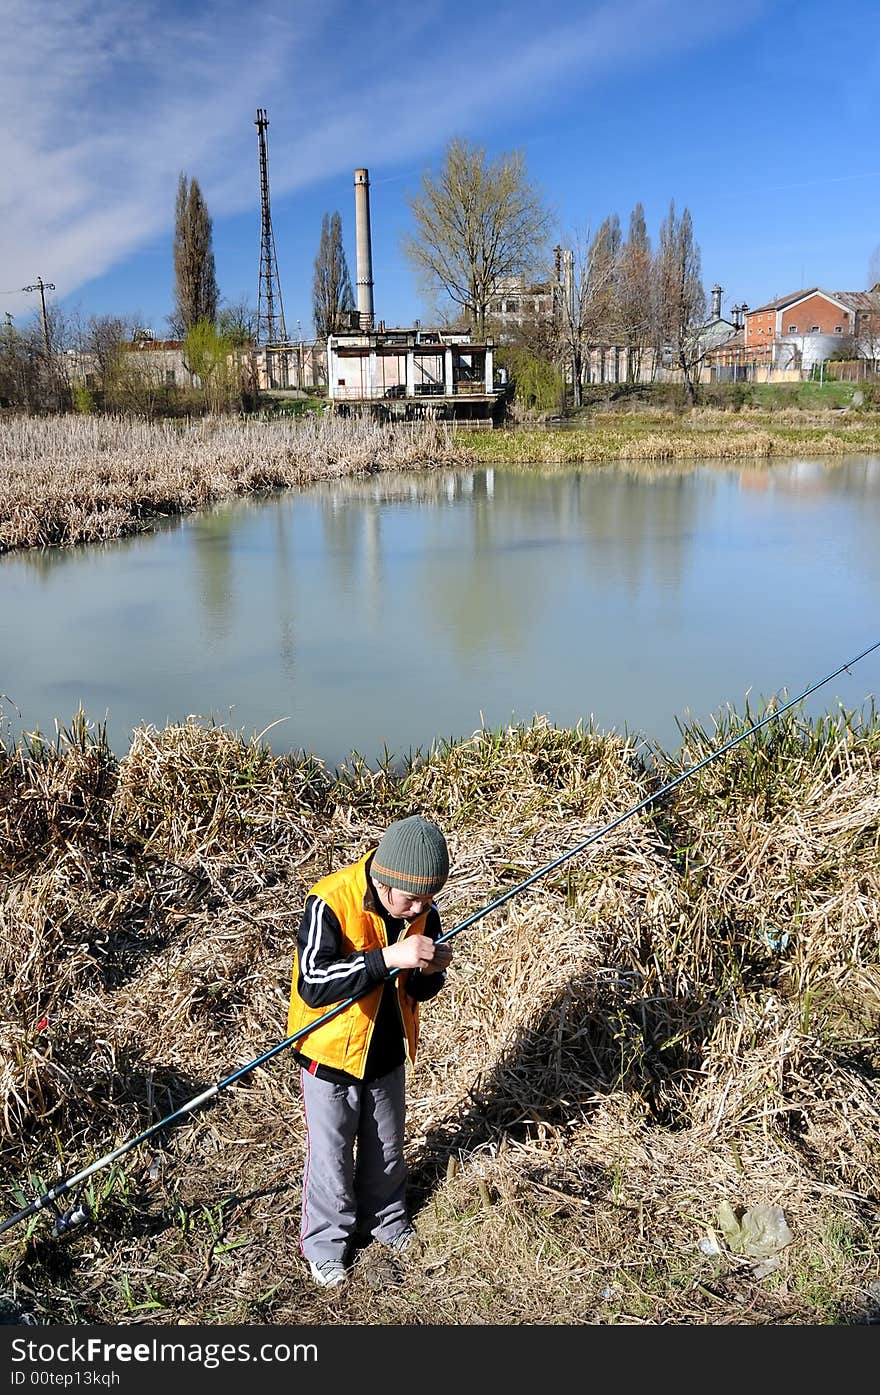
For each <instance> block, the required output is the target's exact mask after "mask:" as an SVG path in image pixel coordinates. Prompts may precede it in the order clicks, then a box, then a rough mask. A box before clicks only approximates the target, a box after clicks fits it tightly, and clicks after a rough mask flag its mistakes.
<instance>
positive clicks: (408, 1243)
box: [382, 1225, 420, 1255]
mask: <svg viewBox="0 0 880 1395" xmlns="http://www.w3.org/2000/svg"><path fill="white" fill-rule="evenodd" d="M382 1243H383V1245H384V1246H385V1248H386V1250H393V1251H394V1253H395V1254H396V1255H405V1254H410V1253H412V1252H413V1251H415V1250H418V1248H419V1245H420V1241H419V1237H418V1235H417V1234H416V1231H415V1228H414V1227H413V1226H411V1225H408V1226H406V1228H405V1229H404V1230H399V1231H398V1232H397V1234H396V1235H394V1236H392V1238H391V1239H390V1240H383V1241H382Z"/></svg>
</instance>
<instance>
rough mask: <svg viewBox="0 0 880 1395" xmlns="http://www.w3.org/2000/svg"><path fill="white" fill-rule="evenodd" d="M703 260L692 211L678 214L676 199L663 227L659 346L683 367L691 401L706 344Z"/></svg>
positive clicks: (659, 256)
mask: <svg viewBox="0 0 880 1395" xmlns="http://www.w3.org/2000/svg"><path fill="white" fill-rule="evenodd" d="M701 278H702V259H701V256H700V249H699V246H698V245H697V243H696V242H695V241H694V227H693V221H692V219H691V215H690V212H689V210H688V209H687V208H686V209H685V210H684V212H683V213H682V215H681V217H680V218H678V217H676V214H675V201H674V200H672V201H671V202H670V205H669V213H668V215H667V217H666V219H665V220H664V222H663V226H662V227H661V229H660V238H659V241H658V245H657V258H656V263H655V270H654V285H655V289H656V295H657V329H658V331H659V344H658V348H662V346H663V345H664V344H665V345H668V346H669V349H670V352H671V354H672V359H673V362H674V363H675V364H676V365H677V367H679V368H680V369H681V373H682V377H683V379H684V384H685V388H686V389H687V395H688V401H689V402H690V403H691V404H692V405H693V403H694V402H696V400H697V376H698V371H699V365H700V362H701V360H702V359H703V357H704V355H705V352H706V346H705V345H704V344H703V343H702V342H701V339H700V334H699V330H700V327H701V325H702V323H703V319H704V316H705V314H706V292H705V290H704V288H703V283H702V279H701Z"/></svg>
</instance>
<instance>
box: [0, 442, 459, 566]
mask: <svg viewBox="0 0 880 1395" xmlns="http://www.w3.org/2000/svg"><path fill="white" fill-rule="evenodd" d="M461 458H462V457H461V454H460V452H459V450H458V448H457V447H456V446H455V445H454V442H453V437H452V433H451V432H450V431H449V429H448V428H446V427H444V426H443V425H442V424H440V423H436V422H431V421H426V422H422V423H412V424H403V425H396V426H390V425H382V424H380V423H378V422H370V421H367V420H342V419H340V418H334V417H315V416H314V415H312V414H309V415H308V416H304V417H302V418H301V419H298V420H294V421H287V422H284V421H280V422H271V423H269V422H264V421H260V420H258V419H256V418H247V417H213V418H210V417H209V418H202V419H199V420H195V421H185V422H177V421H147V420H137V419H134V418H130V417H66V416H62V417H41V418H33V417H12V418H9V419H4V420H3V421H2V422H0V553H3V552H7V551H11V550H13V549H17V548H29V547H47V546H70V545H73V544H76V543H84V542H100V541H103V540H105V539H107V538H116V537H122V536H124V535H126V534H129V533H134V532H138V531H141V530H143V529H145V528H148V527H149V526H150V524H151V522H152V520H154V519H156V518H158V517H162V516H168V515H173V514H181V513H188V512H190V511H192V510H194V509H199V508H204V507H206V506H207V505H209V504H211V503H214V502H216V501H217V500H220V499H226V498H232V497H234V496H237V495H245V494H252V493H255V492H258V491H261V490H270V489H283V488H288V487H289V486H291V485H302V484H308V483H311V482H312V481H315V480H324V479H335V478H338V477H340V476H344V475H357V474H366V473H368V472H370V471H374V470H403V469H416V468H420V469H424V468H429V467H433V466H439V465H453V464H456V463H458V462H459V461H460V459H461Z"/></svg>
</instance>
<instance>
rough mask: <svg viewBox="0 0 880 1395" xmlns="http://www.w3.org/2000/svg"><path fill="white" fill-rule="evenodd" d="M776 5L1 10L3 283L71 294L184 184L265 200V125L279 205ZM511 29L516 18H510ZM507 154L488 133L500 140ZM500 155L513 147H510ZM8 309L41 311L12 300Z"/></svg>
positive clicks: (642, 2)
mask: <svg viewBox="0 0 880 1395" xmlns="http://www.w3.org/2000/svg"><path fill="white" fill-rule="evenodd" d="M762 3H763V0H749V2H748V3H746V4H743V5H740V6H737V7H735V9H736V14H735V16H733V17H732V16H731V13H730V12H731V9H733V8H734V7H730V6H729V5H728V4H727V3H725V2H724V0H705V2H704V3H703V4H702V5H701V6H699V7H694V6H693V4H692V0H629V3H627V4H626V5H625V6H621V5H620V4H619V3H608V0H596V3H592V0H590V2H589V3H582V4H580V5H578V6H575V7H573V8H572V7H570V6H569V5H563V4H557V3H555V0H551V3H549V4H545V5H544V6H543V7H542V10H541V33H540V37H538V38H535V37H533V35H534V7H533V5H532V4H531V3H529V4H528V5H526V4H525V0H511V2H510V3H508V4H506V5H505V6H504V7H503V10H501V11H499V10H498V9H497V8H494V9H490V8H481V7H473V6H471V5H469V4H468V5H465V4H459V3H448V0H423V2H422V3H421V4H419V5H418V6H413V5H412V4H411V3H409V0H407V3H403V0H384V3H383V4H381V5H369V6H364V5H363V4H358V3H353V2H352V0H327V3H324V4H322V5H321V6H312V7H307V6H300V5H293V4H291V3H290V0H264V3H262V4H261V5H259V6H253V7H252V6H246V5H243V4H241V3H240V0H210V2H208V0H189V3H181V0H141V3H139V4H138V5H137V6H133V5H131V4H129V3H125V0H0V23H2V40H3V41H2V46H0V131H2V132H3V137H2V140H3V150H2V170H3V172H2V184H0V290H2V291H9V290H15V289H16V288H17V287H19V286H24V285H26V284H28V283H30V282H32V281H33V280H34V278H35V277H36V276H37V275H42V276H44V277H46V278H51V279H52V280H53V281H54V282H55V284H56V286H57V287H58V293H59V294H70V293H71V292H72V291H74V290H76V289H77V288H78V287H79V286H82V285H83V284H84V283H86V282H88V281H89V280H90V279H92V278H93V277H95V276H98V275H100V274H102V273H103V272H106V271H107V270H109V269H110V268H111V267H113V266H114V265H117V264H118V263H119V262H121V261H122V260H124V259H125V258H126V257H127V256H129V255H130V254H131V253H132V252H134V251H136V250H137V249H138V248H139V247H143V246H146V245H148V244H149V243H150V242H151V240H153V239H154V238H155V237H156V236H157V235H159V234H162V235H165V234H167V231H168V229H169V227H170V225H171V220H172V214H173V205H174V192H175V188H176V182H177V177H178V174H179V172H180V171H181V170H185V171H186V172H187V173H188V174H190V175H195V176H196V177H197V178H198V179H199V182H200V184H201V185H202V188H203V191H204V192H205V195H206V198H207V201H208V206H209V208H210V209H211V212H212V214H213V215H214V217H215V219H216V218H217V217H220V216H222V215H223V214H225V213H230V212H234V211H237V210H241V209H244V208H247V207H250V206H252V205H253V204H254V203H255V202H256V201H257V198H258V185H257V179H256V135H255V131H254V125H253V121H254V116H255V111H256V108H257V107H258V106H263V107H266V108H267V109H268V110H269V116H270V122H271V126H270V132H269V140H270V150H271V176H272V189H273V197H274V196H275V194H277V193H285V192H289V191H291V190H294V189H297V188H302V187H303V186H305V185H307V184H309V183H312V182H314V181H316V180H319V179H322V178H326V177H328V176H330V175H333V174H336V173H339V172H340V171H342V170H349V169H350V168H352V167H353V166H354V165H356V164H362V163H363V164H371V165H377V166H378V165H383V164H386V165H392V164H394V163H395V162H397V161H399V160H402V159H403V160H407V159H412V158H414V157H415V156H417V155H422V156H423V155H424V154H425V153H426V152H431V151H434V150H437V149H439V147H441V146H442V145H443V144H444V143H445V141H446V140H447V139H448V137H449V135H451V134H453V133H454V132H465V131H467V130H468V129H470V130H471V131H473V128H474V126H475V125H479V124H480V123H484V125H485V129H486V131H487V132H490V133H496V134H497V132H498V131H499V130H500V129H503V118H504V114H505V112H509V111H510V109H511V107H513V106H515V107H516V109H517V110H518V111H522V110H523V109H526V110H527V109H529V107H530V106H531V105H532V104H537V103H542V102H543V103H546V102H547V100H548V98H550V99H552V94H553V92H554V91H555V90H559V87H560V85H561V84H565V85H566V87H567V88H568V89H569V91H570V90H571V89H572V85H574V88H575V90H576V88H577V84H578V83H580V84H582V85H584V86H585V87H586V86H587V85H589V84H591V83H595V82H596V81H599V80H601V79H603V78H606V77H607V76H608V75H609V74H613V73H615V72H623V71H626V70H628V69H632V67H633V65H643V64H646V63H662V62H664V61H666V60H667V59H668V58H669V57H670V56H671V55H673V54H675V53H676V52H680V51H682V50H684V49H690V48H693V47H695V46H698V45H700V44H703V43H705V42H707V41H709V40H711V39H712V38H714V37H716V36H717V35H718V33H719V32H721V31H722V30H724V29H725V28H727V27H729V26H731V25H734V24H736V25H741V24H744V23H747V22H748V21H749V20H750V19H751V18H753V17H754V14H755V12H756V11H757V10H758V9H760V7H761V4H762ZM499 16H502V17H503V23H501V22H499ZM486 143H487V144H491V143H492V141H491V136H490V137H487V141H486ZM501 143H502V144H503V140H502V142H501ZM0 308H2V309H4V310H5V309H9V310H12V311H13V313H17V312H18V311H25V310H26V309H28V310H29V309H32V308H33V307H32V303H31V300H30V297H27V296H22V297H20V298H17V297H11V298H10V297H8V296H4V299H3V301H2V302H0Z"/></svg>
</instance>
